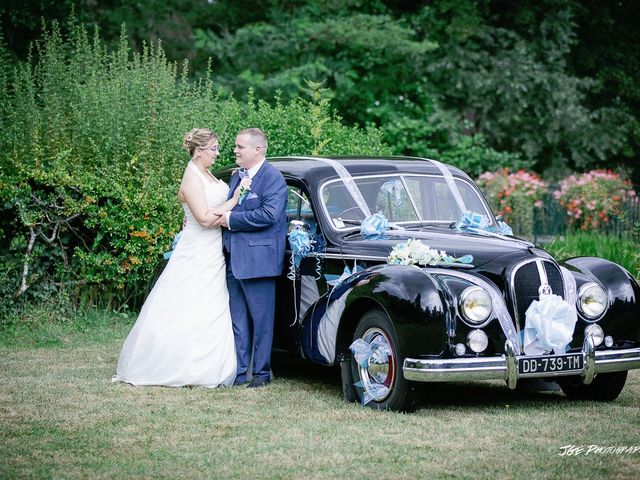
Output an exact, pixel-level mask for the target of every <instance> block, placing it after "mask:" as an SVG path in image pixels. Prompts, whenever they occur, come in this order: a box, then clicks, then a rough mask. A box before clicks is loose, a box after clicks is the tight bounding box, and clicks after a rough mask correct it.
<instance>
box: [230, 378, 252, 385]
mask: <svg viewBox="0 0 640 480" xmlns="http://www.w3.org/2000/svg"><path fill="white" fill-rule="evenodd" d="M247 383H249V382H248V381H247V380H238V379H237V378H236V379H235V380H234V381H233V386H234V387H242V386H244V385H246V384H247Z"/></svg>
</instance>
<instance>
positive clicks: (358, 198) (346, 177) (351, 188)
mask: <svg viewBox="0 0 640 480" xmlns="http://www.w3.org/2000/svg"><path fill="white" fill-rule="evenodd" d="M297 158H300V159H304V160H315V161H317V162H323V163H326V164H327V165H329V166H331V167H332V168H333V169H334V170H335V171H336V173H337V174H338V176H339V177H340V180H342V183H343V184H344V186H345V187H346V189H347V191H348V192H349V194H350V195H351V197H353V200H354V201H355V202H356V205H357V206H358V207H359V208H360V210H362V213H364V216H365V218H366V217H369V216H370V215H371V211H370V210H369V206H368V205H367V202H366V201H365V199H364V197H363V196H362V192H360V189H358V186H357V185H356V182H355V180H354V179H353V177H352V176H351V174H350V173H349V172H348V171H347V169H346V168H344V166H343V165H342V164H340V163H339V162H336V161H335V160H331V159H329V158H322V157H297Z"/></svg>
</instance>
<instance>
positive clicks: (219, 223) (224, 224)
mask: <svg viewBox="0 0 640 480" xmlns="http://www.w3.org/2000/svg"><path fill="white" fill-rule="evenodd" d="M213 225H214V226H215V227H227V228H229V225H228V224H227V215H226V214H225V213H223V214H222V215H220V218H219V219H217V220H216V221H215V222H214V224H213Z"/></svg>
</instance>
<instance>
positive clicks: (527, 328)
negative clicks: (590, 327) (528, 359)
mask: <svg viewBox="0 0 640 480" xmlns="http://www.w3.org/2000/svg"><path fill="white" fill-rule="evenodd" d="M577 320H578V316H577V314H576V311H575V309H573V308H571V305H569V304H568V303H567V302H566V301H565V300H563V299H562V297H560V296H559V295H554V294H552V295H543V296H542V297H541V298H540V300H534V301H533V302H531V305H529V308H528V309H527V311H526V313H525V323H524V330H523V331H522V336H523V340H522V344H523V345H524V353H525V354H526V355H544V354H547V353H549V352H551V350H553V351H554V353H555V354H556V355H560V354H563V353H564V352H565V351H566V349H567V345H569V343H571V340H572V339H573V330H574V328H575V326H576V321H577Z"/></svg>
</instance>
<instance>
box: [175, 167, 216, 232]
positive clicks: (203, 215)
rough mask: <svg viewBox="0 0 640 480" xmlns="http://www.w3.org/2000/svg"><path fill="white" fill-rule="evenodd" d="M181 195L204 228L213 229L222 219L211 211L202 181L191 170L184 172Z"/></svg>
mask: <svg viewBox="0 0 640 480" xmlns="http://www.w3.org/2000/svg"><path fill="white" fill-rule="evenodd" d="M180 193H181V194H182V196H184V199H185V200H186V202H187V205H189V209H190V210H191V213H193V216H194V217H195V219H196V221H197V222H198V223H199V224H200V225H202V226H203V227H211V226H212V225H213V223H214V222H215V221H216V220H217V219H218V218H220V215H216V214H215V213H214V212H213V210H209V208H208V206H207V197H206V195H205V192H204V186H203V185H202V181H201V180H200V179H199V178H198V177H197V176H196V174H195V173H194V172H191V171H189V169H187V170H186V171H185V172H184V176H183V177H182V183H181V184H180Z"/></svg>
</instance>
